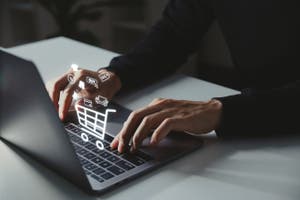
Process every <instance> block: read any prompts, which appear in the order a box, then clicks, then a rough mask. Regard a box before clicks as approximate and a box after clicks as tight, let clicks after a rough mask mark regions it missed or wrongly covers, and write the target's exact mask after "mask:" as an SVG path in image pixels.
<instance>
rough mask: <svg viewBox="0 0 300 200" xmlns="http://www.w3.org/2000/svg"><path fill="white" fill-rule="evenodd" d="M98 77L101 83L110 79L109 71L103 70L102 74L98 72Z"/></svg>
mask: <svg viewBox="0 0 300 200" xmlns="http://www.w3.org/2000/svg"><path fill="white" fill-rule="evenodd" d="M99 78H100V80H101V82H102V83H103V82H105V81H107V80H108V79H110V73H108V72H105V73H103V74H99Z"/></svg>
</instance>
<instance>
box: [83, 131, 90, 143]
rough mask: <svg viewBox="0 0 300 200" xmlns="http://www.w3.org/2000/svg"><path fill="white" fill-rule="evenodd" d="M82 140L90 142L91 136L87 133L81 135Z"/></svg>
mask: <svg viewBox="0 0 300 200" xmlns="http://www.w3.org/2000/svg"><path fill="white" fill-rule="evenodd" d="M81 139H82V140H83V141H84V142H88V141H89V136H88V135H87V134H85V133H81Z"/></svg>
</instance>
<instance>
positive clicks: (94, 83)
mask: <svg viewBox="0 0 300 200" xmlns="http://www.w3.org/2000/svg"><path fill="white" fill-rule="evenodd" d="M85 81H86V83H87V84H90V85H92V86H94V87H95V88H97V89H98V88H99V87H98V81H97V80H96V79H95V78H93V77H90V76H87V77H86V78H85Z"/></svg>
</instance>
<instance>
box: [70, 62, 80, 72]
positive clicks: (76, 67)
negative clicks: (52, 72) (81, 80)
mask: <svg viewBox="0 0 300 200" xmlns="http://www.w3.org/2000/svg"><path fill="white" fill-rule="evenodd" d="M71 68H72V69H73V71H74V72H76V71H78V68H79V66H78V65H76V64H72V65H71Z"/></svg>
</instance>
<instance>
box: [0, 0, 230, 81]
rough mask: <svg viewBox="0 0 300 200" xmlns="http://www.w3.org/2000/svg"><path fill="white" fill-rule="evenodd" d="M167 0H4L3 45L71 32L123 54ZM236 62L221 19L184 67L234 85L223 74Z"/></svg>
mask: <svg viewBox="0 0 300 200" xmlns="http://www.w3.org/2000/svg"><path fill="white" fill-rule="evenodd" d="M167 2H168V0H0V30H1V31H0V46H1V47H4V48H9V47H14V46H17V45H23V44H26V43H31V42H35V41H39V40H43V39H47V38H52V37H56V36H65V37H69V38H73V39H75V40H79V41H82V42H85V43H89V44H91V45H94V46H98V47H101V48H105V49H108V50H111V51H114V52H118V53H121V54H122V53H125V52H126V51H128V50H129V49H130V48H131V47H132V46H134V44H136V43H137V42H138V41H139V40H140V39H141V38H142V37H143V36H144V35H145V34H146V32H147V30H149V28H150V27H151V25H153V24H154V23H155V21H156V20H157V19H158V18H159V17H160V15H161V12H162V10H163V8H164V6H165V5H166V3H167ZM201 39H202V38H201ZM231 67H232V62H231V59H230V53H229V51H228V48H227V45H226V43H225V41H224V39H223V36H222V33H221V32H220V30H219V27H218V24H217V22H215V23H214V24H213V25H212V27H211V29H210V30H209V31H208V33H207V34H206V36H205V37H204V38H203V39H202V42H201V45H200V47H199V50H198V51H197V52H196V53H195V54H194V55H192V56H191V58H190V59H189V62H188V63H186V64H185V65H184V66H182V67H181V69H180V70H179V72H183V73H186V74H188V75H192V76H196V77H200V78H202V79H206V80H209V81H212V82H216V83H219V84H222V85H228V84H227V81H226V80H223V79H224V77H225V76H224V73H227V71H228V69H230V68H231ZM228 86H230V85H228Z"/></svg>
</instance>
